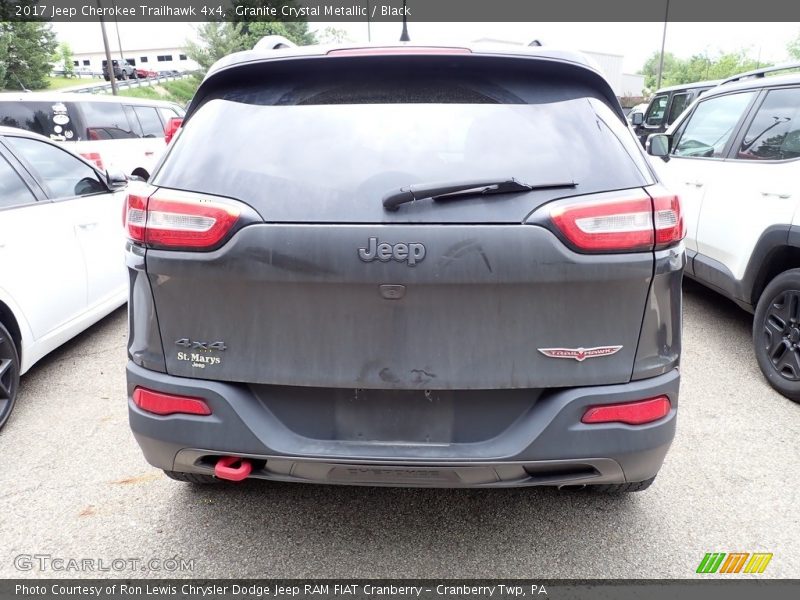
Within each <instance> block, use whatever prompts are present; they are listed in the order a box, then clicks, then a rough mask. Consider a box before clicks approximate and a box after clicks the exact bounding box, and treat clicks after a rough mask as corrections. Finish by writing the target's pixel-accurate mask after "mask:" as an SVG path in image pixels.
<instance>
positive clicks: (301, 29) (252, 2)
mask: <svg viewBox="0 0 800 600" xmlns="http://www.w3.org/2000/svg"><path fill="white" fill-rule="evenodd" d="M284 7H289V8H297V3H296V2H295V1H294V0H233V12H232V14H231V20H232V21H233V22H237V23H241V26H242V29H241V31H242V35H243V36H245V37H246V38H247V40H246V41H245V45H246V47H247V49H250V48H252V47H253V46H255V45H256V42H258V40H260V39H261V38H262V37H264V36H265V35H282V36H283V37H285V38H287V39H289V40H291V41H292V42H294V43H295V44H297V45H298V46H307V45H308V44H314V43H316V41H317V40H316V38H315V37H314V34H313V33H312V32H311V31H309V29H308V23H307V22H306V21H304V20H302V19H301V18H300V17H297V18H296V19H295V20H292V21H286V20H275V18H272V17H267V16H255V17H250V16H248V15H247V14H246V13H244V14H243V13H242V9H264V8H271V9H274V10H275V11H276V12H277V15H278V16H279V17H282V16H283V18H284V19H285V18H289V17H285V16H284V12H283V9H284ZM237 8H238V9H239V10H238V12H239V13H240V14H239V15H237V14H236V12H237Z"/></svg>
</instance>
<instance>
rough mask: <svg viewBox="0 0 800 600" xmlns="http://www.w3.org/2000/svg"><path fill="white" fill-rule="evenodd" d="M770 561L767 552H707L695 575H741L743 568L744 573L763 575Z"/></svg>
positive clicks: (770, 557) (770, 556) (770, 555)
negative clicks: (718, 573)
mask: <svg viewBox="0 0 800 600" xmlns="http://www.w3.org/2000/svg"><path fill="white" fill-rule="evenodd" d="M726 556H727V558H726ZM748 557H749V558H750V560H749V561H748V560H747V559H748ZM771 560H772V554H771V553H769V552H756V553H755V554H750V553H749V552H731V553H730V554H726V553H725V552H707V553H706V555H705V556H704V557H703V560H701V561H700V565H699V566H698V567H697V573H716V572H717V571H719V572H720V573H725V574H731V573H741V572H742V568H743V567H744V572H745V573H763V572H764V570H765V569H766V568H767V565H768V564H769V563H770V561H771ZM723 561H724V562H723ZM745 563H747V566H745Z"/></svg>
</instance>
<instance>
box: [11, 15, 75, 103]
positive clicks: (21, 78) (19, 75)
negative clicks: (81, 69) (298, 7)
mask: <svg viewBox="0 0 800 600" xmlns="http://www.w3.org/2000/svg"><path fill="white" fill-rule="evenodd" d="M0 40H2V42H0V63H2V64H0V71H5V74H4V77H2V78H0V88H6V89H15V90H19V89H23V88H25V89H31V90H38V89H44V88H46V87H48V86H49V85H50V79H49V75H50V71H51V70H52V65H51V60H52V56H53V53H54V52H55V50H56V45H57V43H56V35H55V33H53V31H52V30H51V29H50V26H49V25H48V24H46V23H41V22H36V21H33V22H21V21H3V22H0ZM70 64H71V63H70Z"/></svg>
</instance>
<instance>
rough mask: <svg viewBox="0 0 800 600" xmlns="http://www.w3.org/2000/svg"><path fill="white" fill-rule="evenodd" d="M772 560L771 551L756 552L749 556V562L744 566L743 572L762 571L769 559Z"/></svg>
mask: <svg viewBox="0 0 800 600" xmlns="http://www.w3.org/2000/svg"><path fill="white" fill-rule="evenodd" d="M771 560H772V554H771V553H766V552H762V553H756V554H753V556H752V557H751V558H750V562H748V563H747V566H746V567H745V568H744V572H745V573H763V572H764V569H766V568H767V565H768V564H769V561H771Z"/></svg>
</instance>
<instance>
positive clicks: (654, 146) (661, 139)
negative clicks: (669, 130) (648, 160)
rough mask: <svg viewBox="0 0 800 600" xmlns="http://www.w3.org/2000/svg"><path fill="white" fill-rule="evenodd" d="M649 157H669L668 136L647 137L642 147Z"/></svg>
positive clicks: (658, 134) (653, 135) (655, 134)
mask: <svg viewBox="0 0 800 600" xmlns="http://www.w3.org/2000/svg"><path fill="white" fill-rule="evenodd" d="M644 148H645V150H646V151H647V153H648V154H649V155H650V156H660V157H661V158H665V157H667V156H669V136H668V135H667V134H665V133H651V134H650V135H648V136H647V142H645V146H644Z"/></svg>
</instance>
